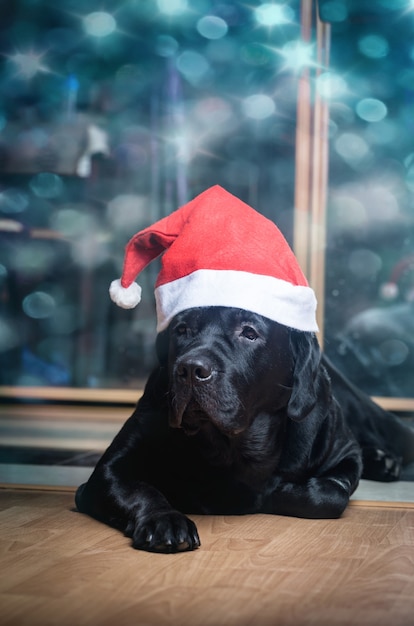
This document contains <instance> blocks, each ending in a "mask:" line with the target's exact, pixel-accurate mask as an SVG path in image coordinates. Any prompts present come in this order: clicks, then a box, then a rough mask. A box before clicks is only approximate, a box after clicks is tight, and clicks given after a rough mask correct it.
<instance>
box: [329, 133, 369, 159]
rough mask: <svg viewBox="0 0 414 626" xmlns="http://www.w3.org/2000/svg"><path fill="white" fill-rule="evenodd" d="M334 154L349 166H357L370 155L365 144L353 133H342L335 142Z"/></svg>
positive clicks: (361, 138)
mask: <svg viewBox="0 0 414 626" xmlns="http://www.w3.org/2000/svg"><path fill="white" fill-rule="evenodd" d="M335 150H336V152H337V153H338V154H339V155H340V156H341V157H342V158H343V159H344V161H346V162H347V163H349V164H350V165H353V166H358V165H359V164H360V163H361V161H363V159H364V158H365V157H367V156H368V155H369V153H370V149H369V146H368V144H367V142H366V141H365V140H364V139H363V137H361V136H360V135H357V134H355V133H342V134H341V135H340V136H339V137H338V138H337V139H336V140H335Z"/></svg>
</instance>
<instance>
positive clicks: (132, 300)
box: [109, 278, 142, 309]
mask: <svg viewBox="0 0 414 626" xmlns="http://www.w3.org/2000/svg"><path fill="white" fill-rule="evenodd" d="M141 292H142V289H141V287H140V286H139V285H138V284H137V283H135V282H134V283H132V284H131V285H130V286H129V287H123V286H122V285H121V281H120V279H119V278H117V279H116V280H113V281H112V283H111V285H110V287H109V295H110V297H111V300H112V301H113V302H115V304H117V305H118V306H120V307H122V308H123V309H133V308H134V307H136V306H137V304H139V303H140V302H141Z"/></svg>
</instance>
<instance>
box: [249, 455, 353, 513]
mask: <svg viewBox="0 0 414 626" xmlns="http://www.w3.org/2000/svg"><path fill="white" fill-rule="evenodd" d="M360 473H361V464H360V459H359V458H358V457H354V456H350V457H348V458H344V459H343V460H342V461H341V462H340V464H339V465H337V466H336V467H335V468H333V469H332V470H330V471H328V472H327V473H326V474H324V475H322V476H312V477H310V478H308V479H306V480H304V481H303V482H289V481H287V480H283V478H275V479H274V480H273V481H272V483H271V484H270V485H269V488H268V489H267V492H266V493H265V494H264V497H263V501H262V505H261V507H260V509H261V512H263V513H272V514H275V515H289V516H292V517H304V518H311V519H330V518H337V517H340V516H341V515H342V513H343V512H344V510H345V508H346V507H347V505H348V502H349V498H350V496H351V494H352V493H353V492H354V491H355V488H356V486H357V484H358V480H359V476H360Z"/></svg>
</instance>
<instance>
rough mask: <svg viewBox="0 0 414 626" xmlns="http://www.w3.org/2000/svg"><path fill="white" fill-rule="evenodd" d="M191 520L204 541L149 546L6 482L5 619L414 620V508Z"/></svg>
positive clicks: (118, 625) (184, 624)
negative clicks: (188, 547)
mask: <svg viewBox="0 0 414 626" xmlns="http://www.w3.org/2000/svg"><path fill="white" fill-rule="evenodd" d="M194 519H195V520H196V522H197V523H198V527H199V532H200V536H201V541H202V547H201V548H200V549H199V550H197V551H196V552H192V553H184V554H179V555H158V554H148V553H144V552H138V551H135V550H133V549H132V548H131V547H130V545H129V540H128V539H127V538H125V537H124V536H123V535H122V534H120V533H118V532H117V531H114V530H112V529H110V528H107V527H106V526H104V525H102V524H99V523H98V522H96V521H94V520H92V519H89V518H88V517H85V516H83V515H81V514H79V513H77V512H75V511H74V509H73V493H71V492H57V491H40V490H39V491H36V490H29V491H25V490H22V489H15V490H11V489H1V490H0V624H1V626H12V625H13V626H54V625H56V626H83V625H85V626H98V625H99V626H144V625H145V626H155V625H156V626H168V625H170V624H173V625H177V626H204V625H205V626H221V625H234V626H236V625H237V626H245V625H251V626H290V625H291V626H302V625H304V624H309V625H310V624H314V625H315V626H316V625H318V626H320V625H329V626H336V625H338V626H339V625H340V626H346V625H348V624H349V625H352V626H361V625H371V624H372V625H373V626H374V625H375V626H382V625H383V626H413V624H414V508H412V507H410V505H408V506H407V507H403V506H387V507H385V506H379V505H374V506H372V505H371V506H364V505H361V504H352V505H351V506H350V507H349V508H348V510H347V512H346V513H345V515H344V516H343V518H342V519H340V520H328V521H325V520H318V521H312V520H299V519H293V518H287V517H277V516H265V515H256V516H245V517H198V516H197V517H194Z"/></svg>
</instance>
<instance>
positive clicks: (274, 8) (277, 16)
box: [254, 2, 295, 26]
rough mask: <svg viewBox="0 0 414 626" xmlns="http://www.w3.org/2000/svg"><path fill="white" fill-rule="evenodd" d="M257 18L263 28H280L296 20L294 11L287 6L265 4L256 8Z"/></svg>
mask: <svg viewBox="0 0 414 626" xmlns="http://www.w3.org/2000/svg"><path fill="white" fill-rule="evenodd" d="M254 13H255V18H256V20H257V22H258V23H259V24H261V25H262V26H279V25H281V24H287V23H288V22H291V21H292V20H293V19H294V18H295V13H294V11H293V9H292V8H291V7H290V6H288V5H287V4H277V3H270V2H265V3H263V4H261V5H260V6H258V7H256V9H255V11H254Z"/></svg>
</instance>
